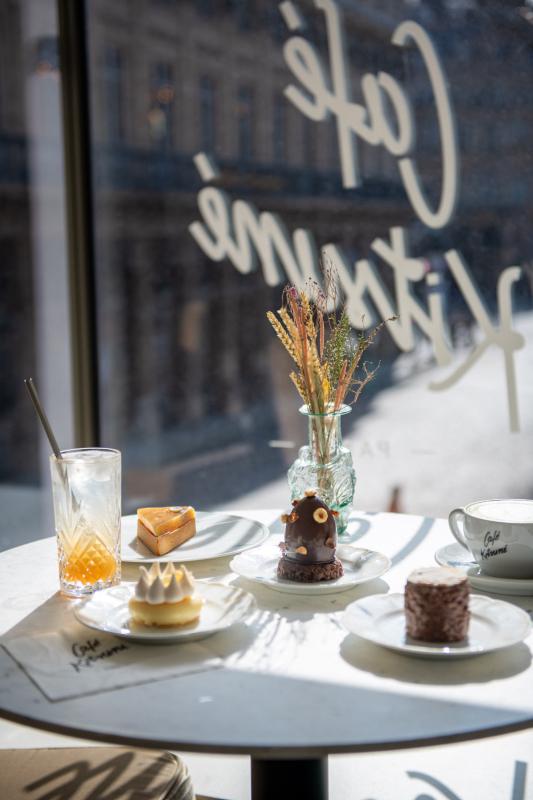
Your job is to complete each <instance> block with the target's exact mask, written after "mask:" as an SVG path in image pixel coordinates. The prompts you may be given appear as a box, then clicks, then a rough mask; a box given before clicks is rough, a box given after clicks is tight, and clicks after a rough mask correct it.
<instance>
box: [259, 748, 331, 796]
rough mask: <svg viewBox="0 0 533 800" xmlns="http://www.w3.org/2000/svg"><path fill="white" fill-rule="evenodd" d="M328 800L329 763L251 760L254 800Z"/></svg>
mask: <svg viewBox="0 0 533 800" xmlns="http://www.w3.org/2000/svg"><path fill="white" fill-rule="evenodd" d="M300 797H302V798H303V797H305V800H327V797H328V760H327V758H309V759H304V758H302V759H294V760H286V761H285V760H280V761H275V760H269V759H256V758H252V800H274V798H276V800H282V798H283V800H285V798H287V800H290V798H294V800H298V798H300Z"/></svg>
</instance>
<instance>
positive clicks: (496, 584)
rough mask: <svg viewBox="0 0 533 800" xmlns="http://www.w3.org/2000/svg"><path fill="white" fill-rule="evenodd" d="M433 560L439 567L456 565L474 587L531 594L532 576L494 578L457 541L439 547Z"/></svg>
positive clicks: (490, 590) (486, 590)
mask: <svg viewBox="0 0 533 800" xmlns="http://www.w3.org/2000/svg"><path fill="white" fill-rule="evenodd" d="M435 561H436V562H437V564H440V565H441V567H456V568H457V569H460V570H461V571H462V572H464V574H465V575H466V576H467V577H468V582H469V583H470V584H471V586H473V587H474V589H481V590H482V591H485V592H493V593H494V594H506V595H522V597H524V596H525V595H533V578H494V577H493V576H492V575H484V574H483V572H482V571H481V568H480V566H479V564H477V562H476V561H474V559H473V558H472V556H471V555H470V553H469V552H468V550H466V549H465V548H464V547H463V546H462V545H460V544H459V543H458V542H453V543H452V544H447V545H446V546H445V547H440V548H439V549H438V550H437V552H436V553H435Z"/></svg>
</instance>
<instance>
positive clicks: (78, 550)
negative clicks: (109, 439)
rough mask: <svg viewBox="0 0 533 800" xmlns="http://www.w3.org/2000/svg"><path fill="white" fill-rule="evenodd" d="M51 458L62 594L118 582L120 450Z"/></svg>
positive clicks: (92, 449) (86, 591) (67, 452)
mask: <svg viewBox="0 0 533 800" xmlns="http://www.w3.org/2000/svg"><path fill="white" fill-rule="evenodd" d="M61 454H62V456H63V458H62V459H58V458H56V457H55V456H50V468H51V471H52V492H53V497H54V517H55V528H56V534H57V554H58V559H59V583H60V587H61V591H62V592H63V594H67V595H69V596H71V597H81V596H82V595H85V594H90V593H91V592H94V591H96V590H97V589H104V588H106V587H107V586H113V585H114V584H116V583H119V582H120V498H121V483H120V452H119V451H118V450H111V449H108V448H105V447H90V448H89V447H88V448H79V449H75V450H63V451H62V453H61Z"/></svg>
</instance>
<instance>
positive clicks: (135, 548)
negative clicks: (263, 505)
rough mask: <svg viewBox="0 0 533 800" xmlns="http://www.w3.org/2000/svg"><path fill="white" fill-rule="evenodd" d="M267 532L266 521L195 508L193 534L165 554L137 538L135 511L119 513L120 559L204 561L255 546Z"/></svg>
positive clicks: (134, 561)
mask: <svg viewBox="0 0 533 800" xmlns="http://www.w3.org/2000/svg"><path fill="white" fill-rule="evenodd" d="M269 536H270V533H269V530H268V528H267V527H266V525H263V524H262V523H261V522H257V520H254V519H247V518H246V517H237V516H235V515H233V514H226V513H224V512H223V511H197V512H196V534H195V535H194V536H193V537H192V539H189V540H188V541H187V542H185V543H184V544H182V545H180V546H179V547H175V548H174V550H171V551H170V553H166V554H165V555H164V556H157V555H155V554H154V553H152V551H151V550H149V549H148V548H147V547H146V546H145V545H144V544H143V543H142V542H141V541H140V540H139V539H137V515H136V514H130V515H129V516H127V517H122V531H121V559H122V561H126V562H128V563H130V564H132V563H134V564H150V563H151V562H153V561H161V562H162V563H163V562H165V561H176V562H180V563H184V562H186V561H187V562H188V561H205V560H207V559H210V558H220V557H222V556H233V555H235V554H236V553H240V552H242V551H243V550H248V548H250V547H258V545H260V544H262V543H263V542H264V541H266V539H268V537H269Z"/></svg>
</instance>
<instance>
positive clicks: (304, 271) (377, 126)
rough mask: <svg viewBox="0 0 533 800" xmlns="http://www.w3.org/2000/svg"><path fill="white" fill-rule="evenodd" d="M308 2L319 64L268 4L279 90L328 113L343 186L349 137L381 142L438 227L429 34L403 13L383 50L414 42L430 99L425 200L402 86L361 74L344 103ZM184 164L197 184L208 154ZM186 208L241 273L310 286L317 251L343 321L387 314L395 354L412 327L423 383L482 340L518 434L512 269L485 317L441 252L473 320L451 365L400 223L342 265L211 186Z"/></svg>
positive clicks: (419, 262) (361, 322)
mask: <svg viewBox="0 0 533 800" xmlns="http://www.w3.org/2000/svg"><path fill="white" fill-rule="evenodd" d="M314 3H315V6H316V7H317V9H319V10H320V11H321V12H322V13H323V17H324V24H325V26H326V33H327V43H328V56H329V64H328V65H326V64H325V62H324V61H323V59H322V58H321V56H320V54H319V52H318V51H317V48H316V47H315V46H314V45H313V44H311V43H310V42H309V41H308V40H307V39H306V38H305V36H304V35H303V33H304V32H305V24H304V22H305V21H304V19H303V17H302V15H301V13H300V11H299V9H298V8H297V6H296V4H295V3H293V2H283V3H281V4H280V6H279V9H280V12H281V14H282V16H283V19H284V20H285V23H286V25H287V28H288V30H289V32H290V34H291V35H290V36H289V38H288V40H287V41H286V43H285V45H284V48H283V54H284V58H285V62H286V64H287V67H288V68H289V70H290V72H291V74H292V77H293V79H294V82H291V83H289V84H288V85H287V86H286V88H285V92H284V93H285V97H286V98H287V100H288V101H289V102H290V103H292V105H293V106H294V107H295V108H296V109H297V110H298V111H299V112H300V113H301V114H304V115H305V116H306V117H308V118H309V119H310V120H313V121H314V122H318V123H319V122H322V121H324V120H326V119H328V118H329V117H330V116H331V115H333V117H334V119H335V123H336V128H337V138H338V147H339V158H340V166H341V173H342V183H343V187H344V188H345V189H352V188H356V187H358V186H361V184H362V178H361V171H360V166H359V159H358V142H359V141H364V142H366V143H367V144H368V145H370V146H372V147H384V148H385V149H386V150H387V151H388V153H390V154H391V155H392V156H394V158H395V159H396V163H397V167H398V171H399V174H400V178H401V182H402V185H403V188H404V190H405V193H406V195H407V198H408V200H409V203H410V205H411V207H412V209H413V211H414V212H415V214H416V215H417V217H418V219H419V220H420V222H421V223H423V224H424V225H426V226H427V227H428V228H432V229H440V228H443V227H445V226H446V225H447V224H448V223H449V222H450V220H451V218H452V216H453V213H454V211H455V208H456V205H457V200H458V193H459V149H458V143H457V136H456V129H455V120H454V114H453V109H452V105H451V101H450V96H449V92H448V88H447V82H446V77H445V74H444V71H443V68H442V64H441V62H440V59H439V56H438V53H437V50H436V48H435V45H434V43H433V41H432V39H431V37H430V36H429V35H428V33H427V32H426V31H425V30H424V29H423V28H422V27H421V26H420V25H419V24H418V23H416V22H412V21H409V20H407V21H405V22H402V23H401V24H400V25H398V27H397V28H396V30H395V31H394V33H393V34H392V37H391V46H395V47H401V48H405V47H410V48H416V50H417V51H418V53H419V55H420V57H421V59H422V62H423V65H424V67H423V68H424V70H425V73H426V77H427V81H428V85H429V87H430V89H431V93H432V97H433V100H434V105H435V114H436V119H437V123H438V129H439V134H440V144H441V174H440V193H439V198H438V202H437V203H436V204H435V205H434V206H432V204H431V202H430V201H429V200H428V198H427V195H426V192H425V190H424V185H423V181H422V178H421V176H420V174H419V172H418V169H417V163H416V147H415V145H416V124H415V119H414V116H413V111H412V107H411V100H410V97H409V94H408V92H407V90H406V88H405V86H403V85H402V84H401V82H400V81H398V80H397V79H396V78H395V77H393V76H392V75H390V74H389V73H387V72H381V71H380V72H378V73H377V74H374V73H371V72H367V73H365V74H364V75H363V76H362V78H361V94H362V97H363V103H356V102H354V101H353V100H352V96H351V89H350V84H349V67H348V61H347V55H346V44H345V39H344V27H343V19H342V14H341V11H340V9H339V7H338V5H337V3H336V2H335V0H314ZM194 161H195V164H196V167H197V169H198V172H199V174H200V177H201V178H202V181H203V182H204V183H205V184H209V183H210V182H211V181H213V180H214V179H215V178H217V177H219V172H218V170H217V167H216V165H215V163H214V161H213V159H212V157H211V156H210V155H208V154H206V153H198V154H197V155H196V156H195V157H194ZM198 208H199V211H200V214H201V217H202V221H201V222H200V221H196V222H193V223H192V224H191V225H190V226H189V231H190V233H191V235H192V236H193V237H194V239H195V241H196V242H197V244H198V245H199V247H200V248H201V249H202V250H203V252H204V253H205V254H206V255H207V256H208V257H209V258H210V259H212V260H214V261H223V260H224V259H229V261H231V263H232V264H233V266H234V267H235V269H237V270H238V271H239V272H241V273H243V274H246V273H249V272H251V271H252V270H255V269H257V268H258V267H260V268H261V270H262V273H263V277H264V280H265V282H266V283H267V284H268V285H269V286H277V285H279V284H281V283H284V282H286V281H289V282H290V283H292V284H294V285H295V286H297V287H298V288H303V287H304V285H305V283H306V280H307V279H308V278H311V279H314V280H316V281H318V282H320V280H321V273H320V254H321V256H322V259H323V260H324V261H325V262H326V263H331V264H332V265H333V267H334V272H335V273H336V279H337V281H338V284H339V287H340V289H341V292H340V293H339V294H340V296H342V298H344V302H345V304H346V309H347V312H348V315H349V318H350V322H351V324H352V326H353V327H354V328H357V329H360V330H361V329H363V328H368V327H370V326H372V325H374V324H375V323H376V321H378V320H376V318H375V317H376V314H375V310H376V311H377V312H378V314H379V316H380V317H381V318H382V319H388V318H389V317H392V316H394V315H398V317H399V319H398V321H397V322H396V323H395V324H394V325H391V326H390V327H389V328H388V330H389V333H390V335H391V336H392V337H393V339H394V341H395V342H396V344H397V346H398V347H399V349H400V350H402V351H404V352H409V351H411V350H413V349H414V347H415V343H416V337H415V329H416V328H418V330H419V331H420V332H421V333H422V334H423V336H425V337H426V338H427V339H428V340H429V341H430V342H431V345H432V348H433V353H434V356H435V360H436V362H437V364H438V366H439V367H443V368H444V367H448V372H447V374H446V375H445V377H443V378H442V380H439V381H433V382H432V383H430V384H429V389H431V390H433V391H440V390H443V389H447V388H448V387H450V386H453V385H454V384H455V383H457V382H458V381H459V380H460V379H461V377H462V376H463V375H465V373H466V372H468V370H469V369H471V367H473V366H474V364H475V363H476V362H477V361H478V360H479V359H480V358H481V357H482V355H483V354H484V352H485V351H486V350H487V349H488V348H489V347H491V346H494V347H497V348H500V350H501V351H502V355H503V366H504V371H505V378H506V386H507V402H508V408H509V424H510V429H511V430H512V431H517V430H519V427H520V424H519V414H518V399H517V391H516V373H515V362H514V351H515V350H519V349H520V348H522V347H523V346H524V338H523V336H522V335H521V334H519V333H518V332H517V331H516V330H514V329H513V320H512V285H513V284H514V283H515V282H516V281H518V280H519V278H520V276H521V270H520V268H519V267H517V266H508V267H507V268H505V269H503V270H502V271H501V273H500V275H499V277H498V285H497V308H498V320H497V321H496V322H494V321H493V320H492V318H491V315H490V313H489V311H488V309H487V307H486V305H485V303H484V301H483V298H482V296H481V294H480V292H479V289H478V287H477V285H476V283H475V281H474V280H473V278H472V276H471V275H470V273H469V270H468V266H467V264H466V263H465V261H464V258H463V256H462V255H461V253H460V252H459V251H458V250H456V249H451V250H448V251H447V252H446V253H444V254H443V257H444V258H445V260H446V262H447V266H448V269H449V271H450V274H451V276H452V277H453V279H454V281H455V283H456V285H457V287H458V289H459V291H460V292H461V294H462V297H463V299H464V301H465V304H466V305H467V307H468V309H469V311H470V313H471V314H472V317H473V319H474V320H475V322H476V323H477V325H478V327H479V336H478V337H477V338H476V343H475V346H474V347H473V349H472V350H471V351H470V352H469V354H468V355H467V356H466V357H465V358H464V360H463V361H462V362H461V363H459V364H458V365H457V364H456V363H454V364H453V366H450V365H451V364H452V361H455V360H456V357H455V358H454V356H453V354H452V350H451V347H450V344H449V341H448V339H447V336H446V324H445V317H444V307H443V298H442V294H441V293H440V292H438V291H435V288H436V287H438V285H439V283H440V280H441V277H440V275H439V274H438V273H437V272H429V273H426V270H425V265H424V261H423V259H421V258H417V257H415V256H412V255H411V254H410V252H409V242H408V231H407V229H406V228H404V227H392V228H390V230H389V231H388V234H386V235H384V236H378V237H376V238H375V239H374V241H373V242H372V243H371V245H370V250H371V253H370V255H369V256H368V257H367V258H362V259H358V260H357V261H356V262H355V263H353V264H351V263H349V259H348V257H347V255H346V254H345V253H344V252H343V250H342V249H341V248H340V247H339V246H338V245H336V244H333V243H326V244H324V245H323V246H321V248H320V250H319V248H318V246H317V244H316V241H315V239H314V236H313V234H312V233H311V231H309V230H306V229H305V228H296V229H295V230H294V231H293V233H292V235H291V234H290V233H289V232H288V231H287V229H286V227H285V225H284V224H283V221H282V220H281V218H280V217H279V216H278V215H277V214H273V213H271V212H269V211H259V210H258V209H257V208H256V207H255V206H254V205H253V204H252V203H250V202H248V201H245V200H242V199H236V200H232V199H231V198H230V197H229V195H228V194H227V193H226V192H225V191H224V190H223V189H221V188H219V187H218V186H213V185H211V186H210V185H206V186H204V187H203V188H202V189H200V191H199V193H198ZM376 259H380V261H381V262H382V263H383V264H385V265H387V267H389V268H390V269H391V270H392V272H393V279H394V297H393V298H391V294H390V290H389V288H388V286H387V284H386V283H385V281H384V280H383V279H382V278H381V276H380V274H379V272H378V269H377V267H376V263H375V261H376ZM422 281H423V282H425V284H426V286H427V287H428V289H429V290H430V291H428V292H427V298H426V299H425V300H422V299H421V298H420V296H416V295H414V294H413V293H412V289H413V285H414V284H417V283H420V282H422ZM419 294H420V293H419ZM374 309H375V310H374Z"/></svg>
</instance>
